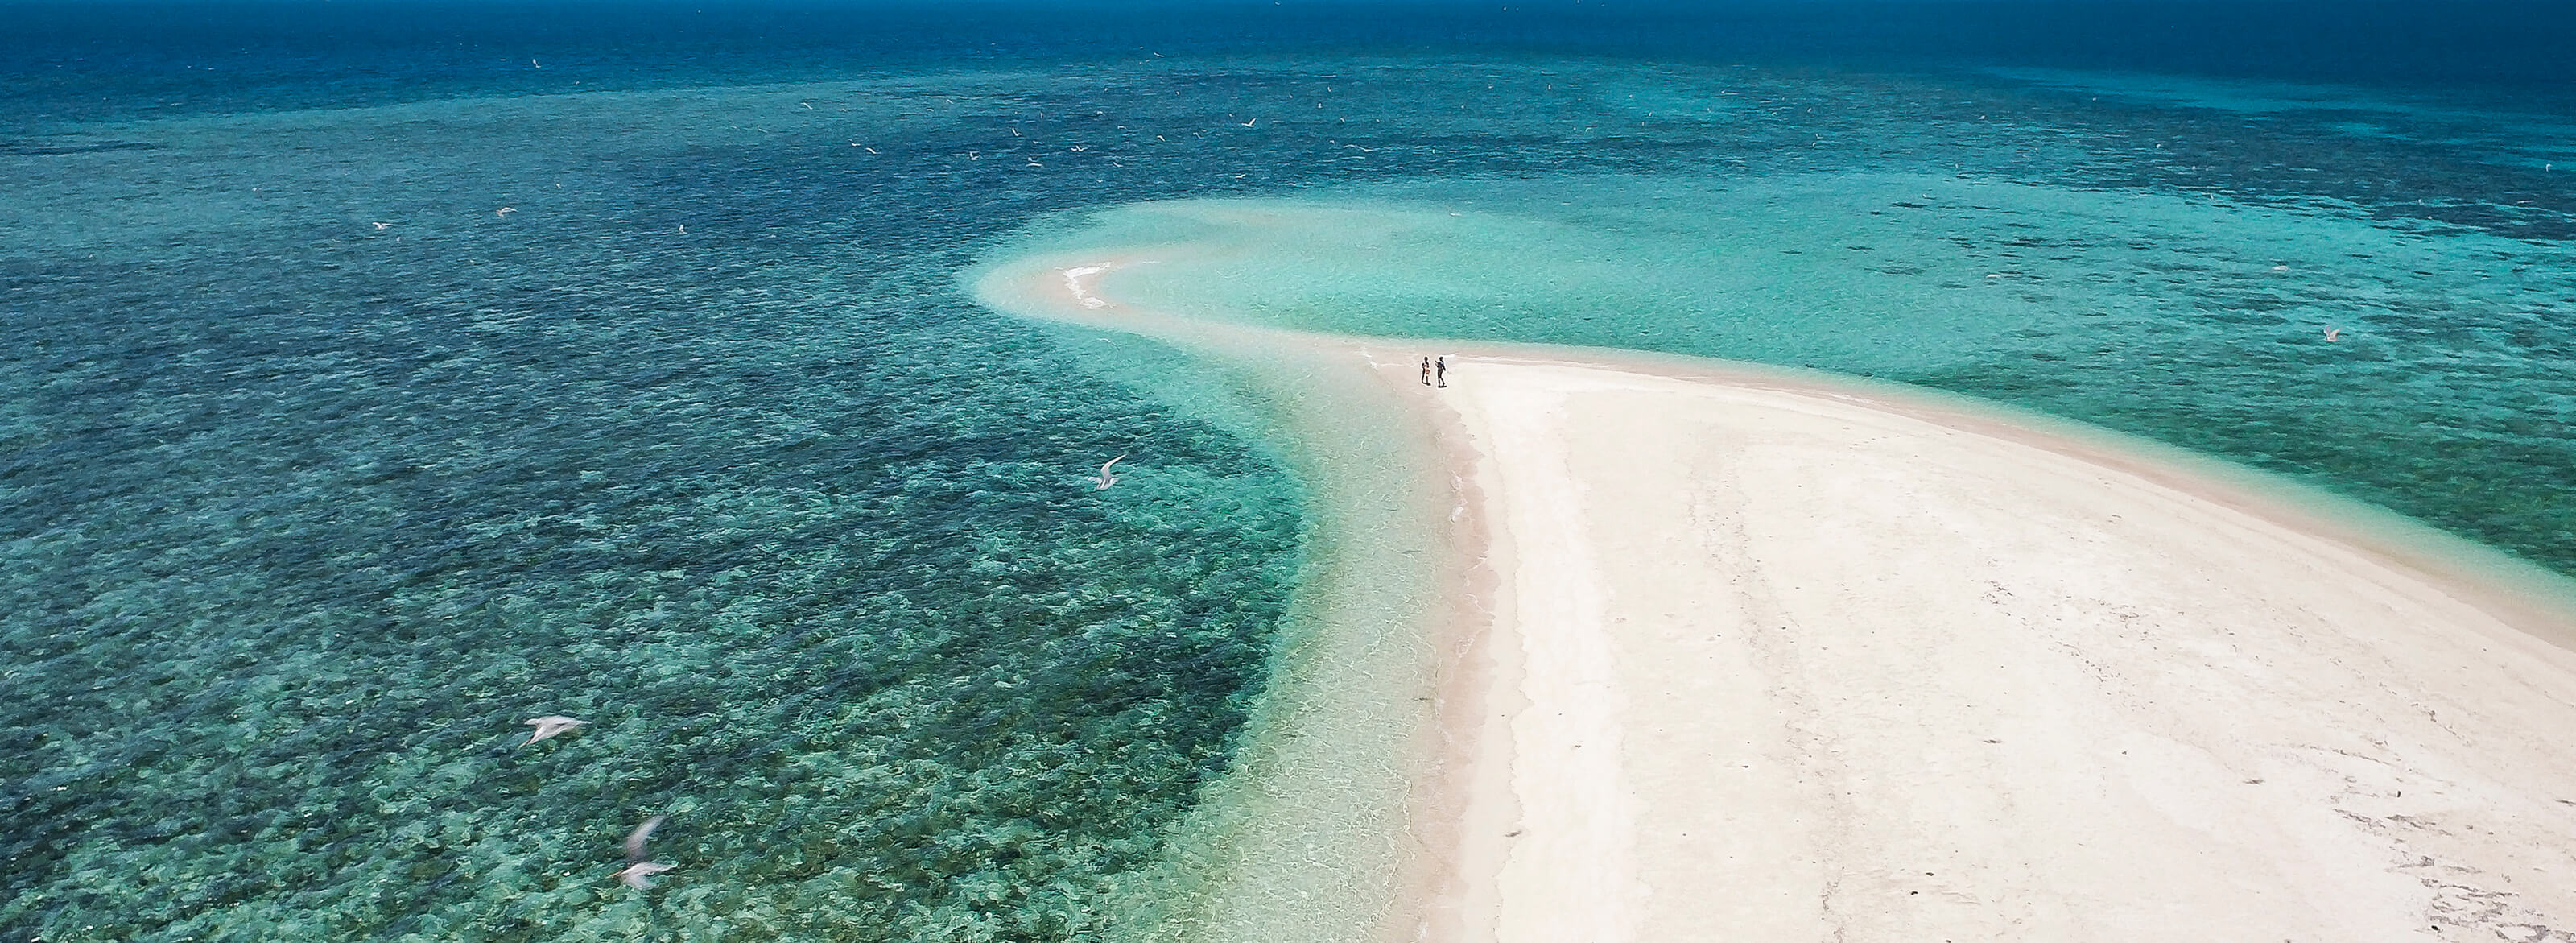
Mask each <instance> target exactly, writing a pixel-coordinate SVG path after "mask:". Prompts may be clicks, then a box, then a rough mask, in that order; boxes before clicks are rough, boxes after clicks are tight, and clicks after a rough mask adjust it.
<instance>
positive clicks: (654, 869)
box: [617, 815, 676, 891]
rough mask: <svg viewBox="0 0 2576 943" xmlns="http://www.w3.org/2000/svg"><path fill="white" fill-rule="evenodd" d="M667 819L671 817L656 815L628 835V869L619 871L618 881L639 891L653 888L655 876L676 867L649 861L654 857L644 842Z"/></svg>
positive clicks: (624, 868)
mask: <svg viewBox="0 0 2576 943" xmlns="http://www.w3.org/2000/svg"><path fill="white" fill-rule="evenodd" d="M666 818H669V816H664V815H656V816H654V817H652V818H649V819H645V820H644V824H642V825H638V826H635V831H633V832H630V833H627V836H626V867H623V868H619V869H618V871H617V879H618V880H619V881H622V882H625V884H626V886H628V887H631V888H634V889H636V890H639V891H640V890H644V889H646V888H649V887H652V886H653V876H654V875H656V874H660V873H662V872H664V871H669V870H672V869H673V868H674V867H676V866H675V865H667V864H663V863H661V862H659V861H652V860H648V859H650V858H651V857H652V855H650V854H648V853H646V852H645V851H644V842H645V841H646V840H648V839H651V838H652V837H653V830H654V829H656V828H660V827H662V820H663V819H666Z"/></svg>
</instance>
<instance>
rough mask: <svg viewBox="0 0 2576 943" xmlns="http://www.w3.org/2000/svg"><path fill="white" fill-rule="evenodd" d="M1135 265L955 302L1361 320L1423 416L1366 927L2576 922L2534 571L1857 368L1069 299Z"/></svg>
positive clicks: (2254, 936) (1217, 330)
mask: <svg viewBox="0 0 2576 943" xmlns="http://www.w3.org/2000/svg"><path fill="white" fill-rule="evenodd" d="M1138 261H1139V260H1135V259H1116V260H1111V261H1108V262H1102V263H1098V264H1096V265H1089V266H1077V267H1071V268H1046V269H1043V270H1038V269H1029V270H1025V271H1007V270H1006V271H1004V272H1002V273H1001V274H998V275H996V276H994V284H996V285H1001V286H1004V289H1006V290H1002V291H996V292H994V293H993V296H994V297H999V298H1004V299H1006V300H1009V301H1010V302H1011V303H1012V304H1015V305H1018V306H1020V307H1021V309H1022V310H1025V311H1030V312H1031V313H1034V314H1036V315H1038V316H1045V317H1061V318H1065V319H1068V320H1078V321H1083V322H1085V323H1092V324H1097V325H1102V326H1112V327H1121V328H1125V329H1130V330H1137V331H1141V332H1144V333H1149V334H1155V335H1158V336H1162V337H1166V338H1174V339H1179V340H1182V341H1183V342H1193V339H1195V341H1196V342H1203V343H1215V344H1218V345H1220V346H1230V347H1233V348H1235V349H1236V353H1238V354H1240V353H1242V349H1244V348H1255V349H1258V348H1264V347H1267V348H1274V349H1275V348H1278V347H1282V346H1286V345H1295V346H1300V347H1306V348H1309V349H1315V348H1321V349H1326V350H1329V351H1338V354H1336V355H1337V356H1351V357H1366V356H1367V354H1366V353H1365V352H1364V350H1365V348H1371V347H1373V348H1376V349H1379V350H1380V351H1382V353H1381V354H1380V355H1379V357H1378V358H1376V359H1374V360H1372V361H1371V362H1372V363H1375V364H1376V365H1377V369H1378V372H1379V374H1380V376H1381V377H1382V378H1383V379H1385V380H1386V381H1387V382H1388V383H1389V384H1391V386H1392V387H1393V388H1394V389H1395V390H1396V391H1397V392H1398V393H1399V394H1400V395H1402V396H1406V397H1412V398H1414V400H1415V401H1416V402H1419V403H1420V404H1422V406H1423V407H1424V409H1425V410H1427V411H1428V412H1430V413H1432V414H1434V415H1437V416H1439V417H1440V419H1441V421H1440V423H1438V424H1439V425H1442V426H1445V429H1446V431H1445V432H1443V433H1441V434H1442V435H1446V436H1448V437H1449V438H1450V440H1451V441H1447V442H1426V443H1425V448H1427V449H1436V450H1439V451H1441V452H1443V453H1444V454H1446V455H1448V456H1449V457H1450V461H1451V462H1452V463H1453V465H1454V468H1453V472H1454V474H1455V476H1456V479H1457V494H1456V495H1455V496H1454V497H1455V498H1456V499H1457V500H1458V501H1459V503H1460V506H1461V509H1462V510H1461V514H1462V519H1461V520H1460V521H1458V522H1456V523H1457V527H1458V532H1457V533H1456V534H1454V535H1452V536H1453V537H1455V538H1456V539H1458V540H1459V542H1460V544H1461V546H1460V551H1461V552H1462V553H1463V554H1465V555H1467V556H1469V557H1471V558H1473V559H1474V564H1473V565H1471V566H1470V567H1469V569H1480V570H1481V572H1480V573H1474V574H1472V576H1471V578H1469V579H1466V580H1464V581H1463V582H1462V583H1461V584H1460V586H1461V590H1460V592H1461V595H1462V596H1466V595H1471V594H1472V595H1473V596H1475V598H1462V599H1460V600H1459V605H1460V607H1461V608H1462V610H1464V611H1466V612H1468V613H1469V614H1470V615H1471V616H1472V617H1471V618H1466V619H1462V620H1460V622H1461V623H1462V624H1463V625H1465V626H1467V628H1466V629H1464V630H1463V631H1467V632H1469V633H1471V634H1474V636H1475V637H1473V638H1463V639H1458V640H1455V644H1453V645H1451V646H1448V648H1447V650H1448V651H1449V652H1451V654H1450V655H1449V656H1448V657H1450V658H1451V659H1453V660H1454V661H1455V663H1454V664H1451V665H1449V666H1448V669H1447V672H1446V676H1447V678H1448V681H1446V682H1445V686H1444V688H1443V690H1442V691H1441V702H1442V703H1441V707H1440V710H1439V711H1438V713H1439V715H1440V716H1441V717H1443V718H1445V719H1446V723H1447V724H1448V725H1449V728H1450V729H1449V730H1448V731H1447V733H1448V736H1447V738H1446V741H1445V742H1446V743H1447V744H1448V748H1449V749H1450V750H1451V751H1452V754H1453V755H1451V756H1450V757H1448V758H1447V759H1445V760H1444V761H1442V764H1441V765H1440V766H1439V767H1438V768H1437V769H1436V770H1435V771H1433V772H1431V773H1428V774H1426V777H1425V778H1426V780H1427V781H1426V782H1424V783H1423V786H1424V788H1423V789H1421V790H1420V791H1419V792H1418V793H1417V800H1416V802H1415V815H1416V820H1417V821H1416V826H1415V832H1416V834H1417V835H1418V836H1420V837H1421V838H1422V839H1423V840H1424V841H1425V842H1427V846H1426V850H1425V851H1424V852H1423V853H1421V854H1420V855H1419V856H1418V860H1416V861H1414V862H1412V864H1411V866H1410V869H1409V870H1410V871H1411V877H1410V878H1409V879H1407V880H1406V881H1405V885H1406V886H1407V887H1412V888H1417V889H1419V890H1418V891H1417V892H1415V893H1413V894H1412V895H1411V897H1410V899H1409V900H1407V901H1405V902H1404V903H1402V904H1400V905H1399V906H1397V908H1396V909H1395V912H1394V913H1393V914H1391V921H1390V924H1389V926H1388V933H1387V936H1388V937H1389V938H1391V939H1420V940H1436V941H1472V943H1483V941H1502V943H1624V941H1632V940H1634V941H1657V943H1660V941H1675V940H1741V941H1758V943H1787V941H1829V940H1830V941H1837V943H1861V941H1881V940H1884V941H1934V940H1956V941H1962V943H1964V941H1970V940H1976V941H1988V940H2034V941H2081V940H2118V941H2172V940H2192V941H2239V940H2241V941H2249V943H2271V941H2281V940H2296V941H2362V940H2371V941H2378V940H2395V939H2426V940H2437V939H2438V940H2456V941H2472V940H2474V941H2495V940H2508V941H2576V648H2571V647H2567V646H2569V645H2570V643H2571V641H2576V618H2571V616H2570V614H2569V610H2568V609H2567V608H2565V606H2564V601H2563V600H2553V599H2541V598H2538V597H2536V596H2531V595H2525V594H2523V593H2521V592H2520V588H2519V587H2512V586H2507V585H2505V584H2504V583H2502V582H2499V581H2497V580H2496V579H2494V578H2492V575H2491V574H2478V573H2473V572H2471V571H2470V569H2469V568H2466V567H2463V566H2461V565H2457V562H2456V561H2450V560H2445V559H2441V558H2439V557H2437V556H2428V555H2426V554H2423V553H2421V552H2419V551H2418V550H2417V549H2416V548H2412V547H2409V546H2402V545H2400V544H2398V543H2394V542H2392V540H2391V539H2389V538H2387V537H2386V536H2385V535H2380V534H2374V533H2371V532H2368V531H2366V530H2363V529H2361V528H2358V527H2355V526H2352V525H2350V524H2347V523H2344V522H2341V521H2338V520H2335V519H2332V518H2329V517H2326V516H2323V515H2317V514H2311V513H2308V512H2307V511H2305V510H2303V509H2301V508H2297V507H2289V506H2285V505H2283V504H2282V503H2281V497H2280V496H2279V495H2269V494H2261V493H2257V492H2256V491H2255V490H2253V489H2250V488H2248V487H2246V486H2244V485H2243V484H2242V483H2239V482H2231V481H2225V480H2221V479H2220V478H2219V477H2213V476H2211V475H2208V474H2206V473H2205V470H2203V469H2194V468H2190V467H2185V465H2183V464H2168V463H2162V462H2159V461H2157V460H2155V459H2152V458H2146V457H2141V456H2140V455H2136V454H2130V453H2129V452H2127V451H2124V450H2123V449H2121V448H2120V447H2117V446H2106V445H2104V444H2101V443H2097V442H2091V441H2085V440H2082V439H2080V438H2071V437H2068V436H2066V435H2062V434H2059V433H2056V432H2049V431H2041V430H2034V429H2029V428H2021V427H2018V426H2016V425H2013V424H2011V423H2008V422H2002V421H1998V420H1996V419H1995V418H1993V417H1991V416H1981V415H1977V414H1975V413H1972V412H1965V411H1960V410H1956V409H1951V408H1949V407H1945V406H1940V405H1938V404H1935V403H1931V402H1929V401H1924V402H1916V401H1914V400H1912V399H1911V398H1906V397H1901V396H1884V395H1881V394H1876V393H1869V392H1866V391H1864V390H1862V389H1861V388H1859V387H1854V388H1853V390H1852V391H1848V392H1846V391H1837V390H1835V389H1831V388H1824V387H1820V386H1815V385H1813V384H1802V383H1800V382H1791V381H1784V380H1782V379H1780V378H1779V377H1777V376H1773V375H1769V374H1762V373H1757V372H1743V373H1740V374H1739V373H1736V372H1732V371H1731V369H1730V368H1724V367H1720V366H1717V365H1710V366H1708V367H1707V368H1706V369H1701V370H1698V371H1697V372H1698V374H1700V375H1688V376H1686V375H1682V374H1681V373H1679V372H1674V371H1666V370H1663V369H1662V368H1656V367H1649V366H1642V365H1629V364H1625V363H1621V364H1612V363H1606V362H1605V363H1578V362H1570V361H1569V360H1568V359H1567V358H1562V357H1553V356H1548V355H1539V354H1525V353H1523V352H1518V351H1488V352H1485V355H1479V356H1475V357H1473V358H1470V359H1466V360H1460V359H1457V358H1453V359H1452V360H1451V365H1452V367H1453V368H1454V369H1453V372H1452V374H1451V377H1450V379H1451V385H1450V386H1449V387H1448V388H1446V389H1433V388H1430V387H1425V386H1422V385H1420V384H1419V383H1418V382H1417V378H1418V375H1419V374H1418V361H1417V360H1416V359H1415V355H1414V354H1410V353H1406V354H1403V355H1402V356H1395V352H1396V351H1398V350H1402V349H1404V348H1407V347H1418V346H1419V345H1405V344H1400V343H1396V342H1387V341H1371V342H1367V343H1365V344H1363V343H1362V342H1358V341H1353V340H1349V339H1341V338H1329V337H1318V336H1315V335H1304V334H1296V333H1293V332H1286V331H1275V330H1265V329H1255V328H1237V327H1229V326H1221V325H1209V324H1204V323H1198V322H1192V321H1189V320H1187V319H1181V318H1173V317H1170V316H1168V315H1165V314H1160V313H1156V312H1151V311H1146V310H1142V309H1137V308H1133V307H1130V306H1126V305H1123V304H1120V303H1119V302H1117V301H1116V300H1115V299H1114V298H1108V297H1104V296H1102V295H1100V294H1097V293H1095V292H1094V291H1093V290H1092V288H1093V285H1094V283H1095V280H1096V279H1097V278H1098V277H1099V276H1100V275H1102V274H1103V273H1106V272H1109V271H1111V270H1113V269H1115V268H1117V267H1118V266H1121V265H1126V264H1137V263H1138ZM1211 338H1215V340H1210V339H1211ZM1639 363H1642V361H1640V362H1639ZM2561 588H2563V586H2562V587H2561Z"/></svg>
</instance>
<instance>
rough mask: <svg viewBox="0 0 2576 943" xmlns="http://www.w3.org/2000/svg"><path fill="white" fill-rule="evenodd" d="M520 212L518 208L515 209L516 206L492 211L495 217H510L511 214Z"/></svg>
mask: <svg viewBox="0 0 2576 943" xmlns="http://www.w3.org/2000/svg"><path fill="white" fill-rule="evenodd" d="M518 211H519V209H518V207H515V206H504V207H502V208H500V209H497V210H493V211H492V215H494V216H508V215H510V214H512V213H516V212H518Z"/></svg>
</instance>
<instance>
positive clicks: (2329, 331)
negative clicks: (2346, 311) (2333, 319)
mask: <svg viewBox="0 0 2576 943" xmlns="http://www.w3.org/2000/svg"><path fill="white" fill-rule="evenodd" d="M2342 334H2343V328H2339V327H2330V328H2326V343H2329V344H2331V343H2334V341H2335V338H2336V337H2338V336H2340V335H2342Z"/></svg>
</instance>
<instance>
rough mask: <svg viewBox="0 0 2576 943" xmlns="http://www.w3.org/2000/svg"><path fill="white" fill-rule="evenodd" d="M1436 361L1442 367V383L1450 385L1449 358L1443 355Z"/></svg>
mask: <svg viewBox="0 0 2576 943" xmlns="http://www.w3.org/2000/svg"><path fill="white" fill-rule="evenodd" d="M1434 363H1435V364H1436V365H1437V366H1438V367H1439V369H1440V385H1441V386H1442V387H1444V388H1445V387H1447V386H1448V385H1449V358H1447V357H1442V358H1440V359H1439V360H1437V361H1434Z"/></svg>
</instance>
